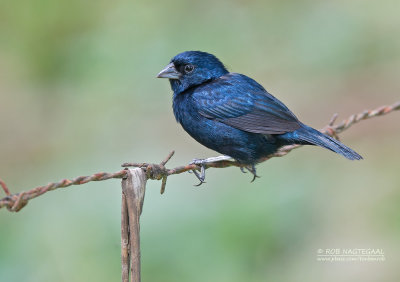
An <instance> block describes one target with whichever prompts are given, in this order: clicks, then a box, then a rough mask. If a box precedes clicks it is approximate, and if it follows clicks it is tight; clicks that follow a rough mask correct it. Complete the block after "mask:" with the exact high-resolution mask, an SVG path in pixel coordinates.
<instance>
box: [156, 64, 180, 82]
mask: <svg viewBox="0 0 400 282" xmlns="http://www.w3.org/2000/svg"><path fill="white" fill-rule="evenodd" d="M157 77H158V78H169V79H179V78H180V77H181V74H180V73H179V72H178V71H177V70H176V68H175V66H174V64H173V63H170V64H169V65H167V66H166V67H165V68H164V69H163V70H162V71H160V73H159V74H157Z"/></svg>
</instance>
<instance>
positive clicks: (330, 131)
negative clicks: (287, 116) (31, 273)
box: [0, 101, 400, 212]
mask: <svg viewBox="0 0 400 282" xmlns="http://www.w3.org/2000/svg"><path fill="white" fill-rule="evenodd" d="M397 110H400V101H398V102H396V103H394V104H392V105H389V106H382V107H379V108H377V109H374V110H369V111H368V110H366V111H363V112H361V113H358V114H353V115H351V116H350V117H349V118H347V119H345V120H343V121H341V122H340V123H339V124H337V125H334V123H335V121H336V119H337V114H335V115H334V116H333V117H332V119H331V121H330V122H329V123H328V125H327V126H325V127H324V128H323V129H322V130H321V132H323V133H325V134H327V135H330V136H333V137H335V138H338V134H339V133H341V132H343V131H345V130H347V129H349V128H350V127H351V126H352V125H354V124H356V123H358V122H360V121H362V120H366V119H370V118H373V117H377V116H382V115H386V114H389V113H391V112H393V111H397ZM301 146H302V145H289V146H284V147H282V148H281V149H280V150H278V151H277V152H276V153H274V154H272V155H270V156H268V157H266V158H265V159H263V160H262V161H266V160H268V159H271V158H273V157H283V156H285V155H287V154H288V153H289V152H291V151H292V150H294V149H296V148H299V147H301ZM173 154H174V151H172V152H171V153H170V154H168V156H167V157H166V158H165V159H164V160H163V161H162V162H161V163H160V164H151V163H124V164H122V166H123V167H140V168H142V169H143V170H144V171H145V172H146V175H147V178H148V179H155V180H162V184H161V191H160V192H161V194H162V193H164V191H165V186H166V183H167V178H168V176H170V175H174V174H180V173H183V172H186V171H192V170H200V167H199V166H198V165H196V164H188V165H183V166H178V167H175V168H173V169H167V168H165V165H166V163H167V162H168V161H169V160H170V159H171V157H172V156H173ZM230 166H237V167H241V166H242V165H241V164H240V163H238V162H236V161H219V162H213V163H208V164H207V165H206V166H205V168H206V169H207V168H211V167H213V168H224V167H230ZM126 174H127V172H126V170H125V169H123V170H120V171H117V172H114V173H108V172H98V173H95V174H92V175H89V176H79V177H76V178H73V179H63V180H60V181H58V182H52V183H49V184H47V185H44V186H39V187H36V188H33V189H31V190H28V191H24V192H20V193H15V194H11V193H10V190H9V189H8V187H7V185H6V183H5V182H4V181H3V180H2V179H0V186H1V187H2V188H3V190H4V192H5V194H6V195H7V196H6V197H4V198H2V199H0V209H1V208H4V207H6V208H7V209H8V210H9V211H11V212H18V211H20V210H21V209H22V208H23V207H25V206H26V204H27V203H28V201H30V200H32V199H34V198H36V197H39V196H41V195H43V194H45V193H47V192H49V191H53V190H56V189H58V188H66V187H69V186H71V185H81V184H85V183H88V182H91V181H103V180H108V179H112V178H123V177H125V176H126Z"/></svg>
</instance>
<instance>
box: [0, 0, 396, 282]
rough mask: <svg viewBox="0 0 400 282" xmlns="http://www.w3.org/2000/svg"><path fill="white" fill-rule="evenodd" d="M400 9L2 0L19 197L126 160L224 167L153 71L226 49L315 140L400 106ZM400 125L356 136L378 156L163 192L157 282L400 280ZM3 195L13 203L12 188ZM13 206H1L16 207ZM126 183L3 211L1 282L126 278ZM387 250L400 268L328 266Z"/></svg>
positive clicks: (386, 124) (291, 166) (5, 165)
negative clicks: (206, 161) (182, 55)
mask: <svg viewBox="0 0 400 282" xmlns="http://www.w3.org/2000/svg"><path fill="white" fill-rule="evenodd" d="M399 11H400V2H399V1H395V0H383V1H372V0H353V1H344V0H339V1H317V0H308V1H305V0H302V1H229V2H228V1H218V2H216V1H209V0H206V1H193V2H189V1H178V0H172V1H158V2H151V1H79V0H70V1H66V0H64V1H60V0H59V1H54V0H53V1H49V0H34V1H26V0H25V1H24V0H21V1H7V0H5V1H1V2H0V134H1V136H0V177H2V178H3V179H4V180H5V181H6V182H7V183H8V185H9V187H10V189H11V190H12V192H18V191H22V190H26V189H29V188H33V187H36V186H39V185H43V184H46V183H48V182H51V181H57V180H60V179H62V178H66V177H67V178H71V177H75V176H79V175H88V174H92V173H94V172H99V171H109V172H113V171H117V170H119V169H120V164H121V163H123V162H126V161H137V162H141V161H148V162H159V161H160V160H161V159H162V158H164V157H165V156H166V154H167V153H168V152H169V151H170V150H172V149H175V150H176V155H175V156H174V158H173V159H172V160H171V161H170V163H169V166H176V165H181V164H185V163H187V162H189V161H190V160H191V159H193V158H195V157H197V158H201V157H208V156H215V155H217V154H216V153H215V152H212V151H210V150H208V149H206V148H203V147H202V146H201V145H199V144H198V143H197V142H196V141H194V140H192V139H191V138H190V137H189V136H188V135H187V134H186V133H185V132H184V131H183V129H182V128H181V127H180V125H178V124H176V123H175V120H174V117H173V114H172V109H171V97H172V94H171V91H170V89H169V83H168V81H166V80H158V79H156V78H155V76H156V74H157V73H158V72H159V71H160V70H161V68H162V67H164V66H165V65H166V64H167V63H168V62H169V60H170V58H171V57H173V56H174V55H176V54H177V53H179V52H182V51H185V50H203V51H208V52H211V53H214V54H215V55H216V56H217V57H219V58H220V59H221V60H222V61H223V62H224V63H225V64H226V65H227V66H228V68H229V69H230V70H232V71H235V72H241V73H244V74H247V75H249V76H251V77H253V78H255V79H256V80H257V81H259V82H260V83H261V84H263V85H264V86H265V87H266V88H267V89H268V90H269V91H270V92H272V93H273V94H275V95H276V96H277V97H278V98H280V99H281V100H282V101H284V102H285V103H286V104H287V105H288V107H289V108H291V109H292V110H293V111H294V112H295V113H296V114H297V115H298V116H299V118H300V119H301V120H302V121H303V122H305V123H307V124H309V125H311V126H313V127H316V128H321V127H323V126H324V125H325V124H326V123H327V122H328V121H329V119H330V118H331V116H332V114H333V113H335V112H337V113H339V115H340V116H339V118H346V117H347V116H349V115H350V114H352V113H356V112H360V111H362V110H364V109H370V108H375V107H377V106H380V105H384V104H390V103H393V102H395V101H396V100H399V97H400V95H399V93H400V84H399V74H400V72H399V68H400V17H399ZM399 129H400V125H399V113H393V114H390V115H389V116H385V117H382V118H376V119H373V120H370V121H366V122H362V123H361V124H359V125H356V126H355V127H354V128H352V129H350V130H349V131H347V132H345V133H344V134H342V135H341V136H342V140H343V141H344V143H345V144H347V145H349V146H351V147H352V148H354V149H355V150H356V151H358V152H359V153H360V154H362V155H363V156H364V158H365V160H363V161H360V162H350V161H347V160H346V159H344V158H342V157H340V156H337V155H334V154H332V153H331V152H329V151H326V150H322V149H319V148H312V147H307V148H302V149H300V150H297V151H295V152H292V153H291V154H289V155H288V156H286V157H284V158H280V159H273V160H270V161H268V162H266V163H263V164H261V165H259V166H258V173H259V175H260V176H262V177H261V178H260V179H257V181H255V183H253V184H250V183H249V182H250V180H251V177H250V175H249V174H242V173H240V171H239V170H238V169H237V168H229V169H223V170H222V169H221V170H210V171H208V174H207V184H205V185H203V186H201V187H199V188H197V187H193V184H197V181H196V179H195V178H194V176H193V175H190V174H182V175H179V176H173V177H171V178H170V179H169V181H168V185H167V191H166V193H165V194H164V195H162V196H161V195H160V194H159V188H160V182H156V181H149V183H148V186H147V194H146V199H145V204H144V212H143V216H142V224H141V233H142V268H143V281H400V272H399V267H398V266H399V264H400V244H399V243H400V239H399V238H400V205H399V203H400V187H399V186H400V184H399V182H400V181H399V180H400V176H399V164H398V159H399V157H400V152H399V150H398V145H399V140H400V133H399ZM0 193H1V194H2V192H1V191H0ZM2 195H3V194H2ZM120 198H121V189H120V182H119V180H109V181H105V182H98V183H89V184H86V185H84V186H79V187H77V186H75V187H70V188H68V189H65V190H57V191H55V192H51V193H49V194H46V195H44V196H42V197H40V198H37V199H35V200H33V201H32V202H30V203H29V205H28V206H27V207H26V208H25V209H23V210H22V211H21V212H20V213H17V214H11V213H8V212H7V211H6V210H1V211H0V228H1V231H0V281H119V280H120ZM320 248H322V249H326V248H381V249H383V250H384V251H385V256H386V261H385V262H379V263H378V262H341V263H327V262H325V263H324V262H317V261H316V254H317V250H318V249H320Z"/></svg>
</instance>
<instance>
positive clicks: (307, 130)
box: [293, 124, 362, 160]
mask: <svg viewBox="0 0 400 282" xmlns="http://www.w3.org/2000/svg"><path fill="white" fill-rule="evenodd" d="M293 133H295V135H296V137H297V138H298V139H299V140H300V141H303V142H305V143H308V144H311V145H318V146H321V147H324V148H326V149H329V150H331V151H333V152H336V153H338V154H341V155H342V156H344V157H346V158H348V159H349V160H361V159H362V157H361V156H360V155H359V154H357V153H356V152H355V151H353V150H352V149H350V148H349V147H347V146H345V145H344V144H342V143H340V142H339V141H338V140H336V139H333V138H331V137H329V136H328V135H325V134H323V133H321V132H319V131H317V130H315V129H314V128H312V127H309V126H307V125H304V124H303V125H302V127H301V128H300V129H297V130H296V131H295V132H293Z"/></svg>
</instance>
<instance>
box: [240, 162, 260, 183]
mask: <svg viewBox="0 0 400 282" xmlns="http://www.w3.org/2000/svg"><path fill="white" fill-rule="evenodd" d="M245 168H246V169H247V170H248V171H250V173H251V174H253V179H252V180H251V181H250V182H254V180H256V178H259V176H258V175H257V171H256V167H255V165H249V166H246V167H245ZM241 169H242V168H241ZM242 172H243V170H242Z"/></svg>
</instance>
